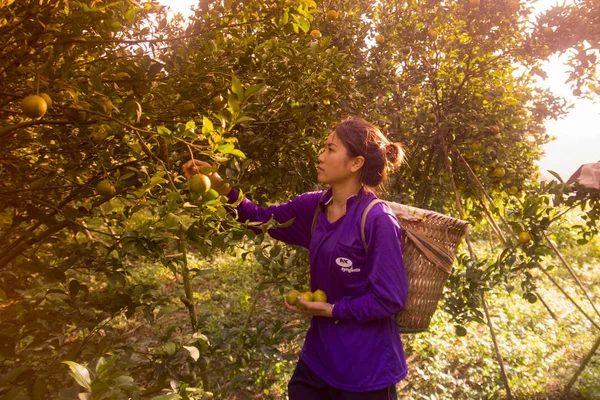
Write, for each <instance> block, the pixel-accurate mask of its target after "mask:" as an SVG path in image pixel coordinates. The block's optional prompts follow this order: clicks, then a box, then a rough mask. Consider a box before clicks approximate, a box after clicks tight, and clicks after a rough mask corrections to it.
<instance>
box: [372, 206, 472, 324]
mask: <svg viewBox="0 0 600 400" xmlns="http://www.w3.org/2000/svg"><path fill="white" fill-rule="evenodd" d="M383 202H384V203H386V204H387V205H388V206H389V207H390V208H391V210H392V211H393V212H394V214H396V218H398V223H399V224H400V227H401V228H402V255H403V258H404V268H405V270H406V275H407V278H408V300H407V303H406V307H405V308H404V310H402V311H401V312H400V313H398V314H397V315H396V323H397V324H398V328H399V330H400V333H417V332H423V331H425V330H427V328H428V326H429V322H430V321H431V318H432V317H433V314H434V313H435V310H436V309H437V305H438V302H439V300H440V298H441V297H442V292H443V290H444V286H445V285H446V282H447V280H448V277H449V276H450V273H451V271H452V264H454V259H455V257H456V250H457V248H458V245H459V244H460V242H461V241H462V239H463V237H464V236H465V235H466V233H467V232H468V231H469V225H468V223H467V222H466V221H463V220H460V219H456V218H452V217H449V216H447V215H443V214H440V213H436V212H434V211H429V210H424V209H421V208H416V207H411V206H406V205H403V204H399V203H394V202H391V201H383ZM367 213H368V210H367V212H366V213H365V216H366V214H367ZM363 232H364V229H363Z"/></svg>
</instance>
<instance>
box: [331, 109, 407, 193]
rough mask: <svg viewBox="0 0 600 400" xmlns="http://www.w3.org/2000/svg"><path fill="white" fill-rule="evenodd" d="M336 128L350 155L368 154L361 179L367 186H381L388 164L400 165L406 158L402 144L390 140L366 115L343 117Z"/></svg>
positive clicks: (360, 175)
mask: <svg viewBox="0 0 600 400" xmlns="http://www.w3.org/2000/svg"><path fill="white" fill-rule="evenodd" d="M333 131H334V132H335V134H336V135H337V137H338V138H340V141H341V142H342V143H343V144H344V146H345V147H346V150H347V151H348V156H349V157H351V158H354V157H358V156H362V157H364V159H365V163H364V165H363V166H362V168H361V169H360V172H359V179H360V182H361V183H362V184H364V185H366V186H369V187H377V186H379V185H380V184H381V183H382V182H383V181H384V180H385V178H386V176H387V173H386V170H387V168H386V167H387V166H390V167H391V168H392V169H393V168H397V167H398V166H399V165H400V164H401V163H402V162H403V160H404V150H403V149H402V145H400V143H392V142H390V141H389V140H388V139H387V138H386V137H385V136H384V135H383V134H382V133H381V131H380V130H379V129H377V128H376V127H375V126H373V125H372V124H370V123H368V122H367V121H365V120H364V119H362V118H358V117H348V118H346V119H343V120H342V121H340V122H338V123H337V125H336V126H335V128H334V129H333Z"/></svg>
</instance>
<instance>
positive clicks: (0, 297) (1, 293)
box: [0, 289, 7, 301]
mask: <svg viewBox="0 0 600 400" xmlns="http://www.w3.org/2000/svg"><path fill="white" fill-rule="evenodd" d="M0 300H2V301H6V300H7V298H6V293H5V292H4V290H2V289H0Z"/></svg>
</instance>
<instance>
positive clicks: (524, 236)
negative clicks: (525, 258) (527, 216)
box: [519, 232, 531, 244]
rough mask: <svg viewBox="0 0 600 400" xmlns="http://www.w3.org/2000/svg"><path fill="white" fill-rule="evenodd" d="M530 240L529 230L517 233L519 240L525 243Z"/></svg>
mask: <svg viewBox="0 0 600 400" xmlns="http://www.w3.org/2000/svg"><path fill="white" fill-rule="evenodd" d="M529 241H531V233H529V232H521V233H520V234H519V242H521V243H523V244H525V243H527V242H529Z"/></svg>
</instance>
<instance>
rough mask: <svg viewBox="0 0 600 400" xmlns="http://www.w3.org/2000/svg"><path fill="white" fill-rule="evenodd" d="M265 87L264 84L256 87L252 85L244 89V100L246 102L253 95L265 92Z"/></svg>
mask: <svg viewBox="0 0 600 400" xmlns="http://www.w3.org/2000/svg"><path fill="white" fill-rule="evenodd" d="M266 88H267V85H265V84H264V83H259V84H258V85H252V86H250V87H248V88H247V89H246V93H245V99H246V100H247V99H248V98H250V96H252V95H255V94H260V93H262V92H264V91H265V89H266Z"/></svg>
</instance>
